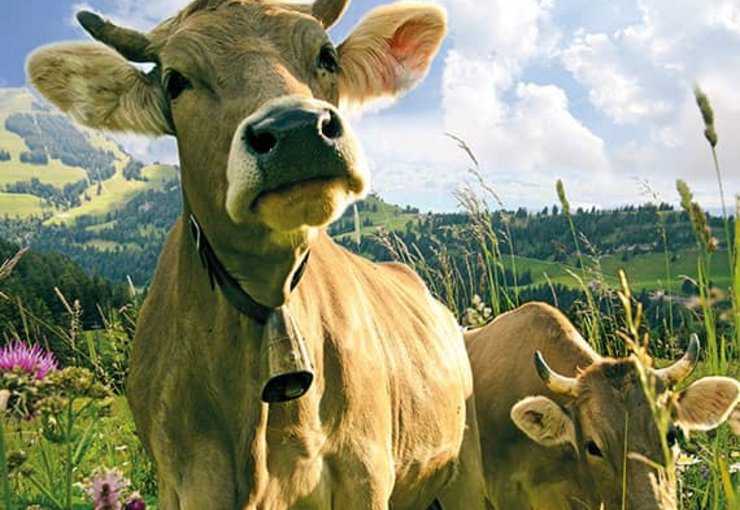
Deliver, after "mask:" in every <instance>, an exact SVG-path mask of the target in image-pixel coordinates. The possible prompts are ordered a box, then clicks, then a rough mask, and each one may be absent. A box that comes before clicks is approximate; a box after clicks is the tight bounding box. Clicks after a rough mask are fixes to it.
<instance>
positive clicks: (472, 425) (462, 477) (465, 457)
mask: <svg viewBox="0 0 740 510" xmlns="http://www.w3.org/2000/svg"><path fill="white" fill-rule="evenodd" d="M465 425H466V426H465V434H464V436H463V443H462V446H461V447H460V457H459V459H458V464H457V469H456V473H455V476H454V477H453V478H452V480H451V481H450V483H448V484H447V485H446V486H445V487H444V489H443V490H442V491H441V492H440V494H439V497H438V498H437V500H438V502H439V503H441V506H442V508H443V509H444V510H458V509H459V510H487V509H490V508H491V505H490V504H489V503H488V501H487V498H486V483H485V477H484V473H483V458H482V456H481V450H480V437H479V434H478V421H477V417H476V414H475V399H474V397H473V395H471V396H470V397H468V399H467V401H466V402H465Z"/></svg>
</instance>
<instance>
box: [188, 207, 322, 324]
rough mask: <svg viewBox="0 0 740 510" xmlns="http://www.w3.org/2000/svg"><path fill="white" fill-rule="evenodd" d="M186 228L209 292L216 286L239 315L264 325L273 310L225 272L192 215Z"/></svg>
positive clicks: (295, 281) (295, 276)
mask: <svg viewBox="0 0 740 510" xmlns="http://www.w3.org/2000/svg"><path fill="white" fill-rule="evenodd" d="M188 226H189V227H190V233H191V235H192V236H193V240H194V241H195V248H196V249H197V250H198V255H199V256H200V261H201V263H202V264H203V268H204V269H205V270H206V272H207V273H208V279H209V281H210V284H211V290H214V289H215V286H216V284H218V286H219V288H220V289H221V292H222V293H223V295H224V297H225V298H226V300H227V301H228V302H229V303H231V306H233V307H234V308H236V309H237V310H238V311H239V313H241V314H243V315H246V316H248V317H250V318H252V319H254V320H255V321H257V322H258V323H259V324H262V325H264V324H265V323H266V322H267V318H268V317H269V315H270V312H272V311H273V310H275V309H274V308H271V307H269V306H265V305H263V304H261V303H258V302H257V301H255V299H254V298H253V297H252V296H250V295H249V294H247V293H246V292H245V291H244V289H242V287H241V285H239V282H237V281H236V279H235V278H234V277H233V276H231V275H230V274H229V272H228V271H226V268H225V267H224V266H223V264H221V261H220V260H218V257H217V256H216V253H215V252H214V251H213V247H211V243H209V242H208V238H207V237H206V235H205V234H204V233H203V229H202V228H201V226H200V224H199V223H198V220H197V219H195V216H193V215H192V214H191V215H190V216H188ZM309 254H310V252H309V253H306V256H305V257H303V261H302V262H301V265H300V266H298V269H297V270H296V272H295V274H293V280H292V281H291V284H290V290H291V291H292V290H293V289H295V287H296V286H297V285H298V282H300V281H301V277H302V276H303V273H304V272H305V270H306V263H307V262H308V256H309Z"/></svg>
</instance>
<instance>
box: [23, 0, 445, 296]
mask: <svg viewBox="0 0 740 510" xmlns="http://www.w3.org/2000/svg"><path fill="white" fill-rule="evenodd" d="M345 3H346V0H318V1H317V2H316V3H315V4H313V5H306V4H285V3H281V2H277V1H274V0H262V1H258V0H196V1H195V2H193V3H192V4H190V5H189V6H188V7H186V8H185V9H184V10H183V11H182V12H180V13H179V14H178V15H177V16H175V17H173V18H171V19H169V20H167V21H165V22H164V23H162V24H161V25H159V26H158V27H157V28H155V29H154V30H153V31H152V32H150V33H149V34H146V35H144V34H140V33H138V32H134V31H131V30H127V29H122V28H119V27H116V26H114V25H112V24H110V23H108V22H104V21H103V20H102V19H100V18H99V17H97V16H96V15H93V14H91V13H81V14H80V15H79V16H78V17H79V19H80V21H81V22H82V24H83V26H85V28H86V29H87V30H88V31H89V32H90V33H92V34H93V35H94V36H95V37H96V38H98V39H99V40H101V41H103V42H105V43H106V44H107V45H108V46H110V47H112V48H114V49H115V50H116V51H113V50H112V49H110V48H108V47H106V46H103V45H101V44H96V43H66V44H59V45H53V46H49V47H46V48H42V49H40V50H37V51H36V52H35V53H34V54H32V55H31V57H30V58H29V61H28V73H29V77H30V80H31V82H32V83H33V85H34V86H36V87H37V88H38V89H39V90H40V91H41V92H42V93H43V94H44V95H45V96H46V97H47V98H48V99H49V100H51V101H52V102H53V103H55V104H56V105H57V106H59V107H60V108H61V109H62V110H64V111H66V112H69V113H70V114H71V115H72V116H73V117H75V118H76V119H77V120H79V121H81V122H82V123H84V124H87V125H89V126H92V127H96V128H103V129H108V130H112V131H133V132H139V133H148V134H155V135H161V134H171V135H174V136H176V138H177V142H178V147H179V153H180V162H181V167H182V180H183V189H184V195H185V207H186V212H188V213H189V212H192V213H194V215H195V216H196V217H197V218H198V220H199V221H200V223H201V224H202V226H203V228H204V231H205V232H206V233H207V235H208V237H209V240H210V241H211V244H213V245H214V248H215V250H216V252H217V254H218V256H219V257H220V258H221V259H222V262H223V263H224V265H225V266H226V268H227V269H228V270H229V271H231V272H232V273H233V274H234V276H236V277H237V279H238V280H241V278H240V276H241V273H242V272H243V271H244V272H246V271H248V269H246V268H243V267H240V265H242V262H240V261H241V260H243V256H244V254H245V253H246V254H252V255H255V256H265V255H266V254H273V253H274V250H275V248H276V246H277V247H282V248H284V249H286V250H299V249H301V248H305V247H306V246H307V244H308V243H309V242H310V240H311V239H312V238H313V234H314V233H315V232H316V229H317V228H319V227H322V226H324V225H326V224H327V223H329V222H330V221H332V220H333V219H335V218H337V217H338V216H339V215H341V213H342V212H343V210H344V209H345V207H346V206H347V205H348V204H349V203H350V202H351V201H353V200H355V199H357V198H358V197H361V196H362V195H363V193H364V192H365V190H366V189H367V188H368V175H367V168H366V167H365V164H364V162H363V157H362V155H361V151H360V147H359V146H358V144H357V142H356V140H355V138H354V136H353V134H352V130H351V128H350V126H349V124H348V123H347V121H346V120H345V119H344V118H343V116H342V115H341V113H340V112H339V110H338V105H339V103H340V102H343V103H352V104H359V103H363V102H365V101H368V100H372V99H376V98H381V97H386V98H387V97H393V96H396V95H398V94H400V93H402V92H404V91H406V90H408V89H409V88H410V87H412V86H413V85H414V84H415V83H416V82H418V81H419V80H420V79H421V78H422V77H423V76H424V74H425V73H426V72H427V70H428V68H429V64H430V62H431V59H432V58H433V56H434V55H435V53H436V52H437V50H438V48H439V45H440V43H441V40H442V37H443V35H444V32H445V15H444V11H442V10H441V9H440V8H439V7H436V6H434V5H427V4H413V3H408V4H405V3H399V4H394V5H390V6H386V7H381V8H377V9H375V10H374V11H372V12H371V13H370V14H369V15H368V16H367V17H366V18H365V19H364V20H363V21H362V22H361V23H360V24H359V25H358V26H357V27H356V28H355V30H354V32H353V33H352V34H351V35H350V36H349V37H348V38H347V40H345V41H344V42H343V43H342V44H341V45H339V46H338V47H335V46H334V45H333V44H332V42H331V41H330V39H329V37H328V35H327V33H326V31H325V28H326V27H328V25H330V24H331V23H333V22H334V21H335V20H336V18H338V16H339V15H340V14H341V12H342V11H343V10H344V7H345ZM130 60H133V61H138V62H152V63H154V64H155V67H154V69H153V71H151V72H149V73H144V72H142V71H140V70H139V69H138V68H137V67H134V66H133V65H131V64H130V63H129V61H130ZM242 270H243V271H242ZM268 294H269V293H268ZM273 294H274V293H273ZM278 294H279V292H278ZM255 297H257V298H258V300H259V298H262V299H261V300H262V301H263V302H265V304H271V303H275V304H277V303H279V301H280V296H279V295H265V293H263V295H260V292H259V290H257V292H256V295H255Z"/></svg>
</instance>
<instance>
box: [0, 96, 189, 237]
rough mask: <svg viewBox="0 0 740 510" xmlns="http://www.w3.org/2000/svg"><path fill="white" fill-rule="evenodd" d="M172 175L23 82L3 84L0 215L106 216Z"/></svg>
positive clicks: (61, 219) (50, 219) (62, 219)
mask: <svg viewBox="0 0 740 510" xmlns="http://www.w3.org/2000/svg"><path fill="white" fill-rule="evenodd" d="M176 176H177V169H176V168H175V167H173V166H168V165H149V166H145V165H144V164H143V163H141V162H139V161H137V160H136V159H134V158H133V157H132V156H130V155H129V154H127V153H126V152H125V151H124V150H123V149H122V148H121V147H120V146H119V145H117V144H116V143H115V142H114V141H112V140H111V139H109V138H107V137H105V136H104V135H102V134H100V133H99V132H96V131H93V130H90V129H87V128H84V127H81V126H78V125H76V124H74V123H73V122H72V121H70V120H69V118H68V117H67V116H65V115H62V114H60V113H59V112H57V111H56V110H54V109H52V108H51V107H49V106H47V105H46V104H44V103H42V102H40V101H39V100H37V99H36V98H35V97H34V96H33V95H32V94H31V92H29V91H28V90H26V89H0V216H8V217H11V218H30V217H38V218H43V219H44V221H45V222H46V223H69V222H70V221H73V220H74V219H76V218H79V217H80V216H83V215H89V214H94V215H104V214H107V213H108V212H111V211H115V210H117V209H120V208H122V207H123V206H125V205H126V203H127V202H129V201H130V200H131V199H132V198H133V197H134V196H136V195H137V194H139V193H143V192H146V191H150V190H154V189H161V187H162V185H163V183H164V182H165V181H168V180H171V179H173V178H175V177H176Z"/></svg>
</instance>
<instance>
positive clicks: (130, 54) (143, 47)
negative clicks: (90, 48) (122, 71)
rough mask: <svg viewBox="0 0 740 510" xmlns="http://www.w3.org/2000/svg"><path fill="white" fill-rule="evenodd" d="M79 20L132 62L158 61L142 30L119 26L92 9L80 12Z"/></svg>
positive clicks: (83, 26) (96, 36) (91, 32)
mask: <svg viewBox="0 0 740 510" xmlns="http://www.w3.org/2000/svg"><path fill="white" fill-rule="evenodd" d="M77 21H79V22H80V25H82V28H84V29H85V30H87V32H88V33H89V34H90V35H91V36H93V37H94V38H95V39H97V40H98V41H100V42H102V43H104V44H106V45H108V46H110V47H111V48H113V49H114V50H116V51H117V52H118V53H120V54H121V55H122V56H123V57H124V58H126V59H127V60H130V61H132V62H156V61H157V56H156V55H155V54H154V53H153V52H152V50H151V49H150V45H149V39H148V38H147V36H146V35H144V34H142V33H141V32H137V31H136V30H131V29H128V28H121V27H118V26H116V25H114V24H113V23H111V22H110V21H108V20H104V19H103V18H101V17H100V16H98V15H97V14H95V13H94V12H90V11H80V12H78V13H77Z"/></svg>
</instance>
